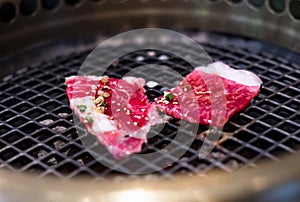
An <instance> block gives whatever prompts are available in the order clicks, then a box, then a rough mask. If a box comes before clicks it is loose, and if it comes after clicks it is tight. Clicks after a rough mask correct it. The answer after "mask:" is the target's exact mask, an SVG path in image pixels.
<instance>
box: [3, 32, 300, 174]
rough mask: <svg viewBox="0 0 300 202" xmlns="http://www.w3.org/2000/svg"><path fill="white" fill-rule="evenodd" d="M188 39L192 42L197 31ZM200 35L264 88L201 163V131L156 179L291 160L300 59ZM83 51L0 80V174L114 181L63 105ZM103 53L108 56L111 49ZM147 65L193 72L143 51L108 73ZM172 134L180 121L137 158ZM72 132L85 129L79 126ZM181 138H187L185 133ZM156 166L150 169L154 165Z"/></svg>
mask: <svg viewBox="0 0 300 202" xmlns="http://www.w3.org/2000/svg"><path fill="white" fill-rule="evenodd" d="M188 34H189V35H190V36H191V37H194V38H195V39H196V40H197V37H196V36H197V35H198V34H199V32H197V34H194V32H188ZM202 34H203V35H205V36H206V37H202V38H201V39H199V40H198V41H199V43H200V44H201V45H203V47H204V49H205V50H206V51H207V52H208V53H209V55H210V56H211V57H212V58H213V59H214V60H221V61H223V62H225V63H227V64H229V65H231V66H232V67H235V68H238V69H247V70H249V71H252V72H255V73H256V74H258V76H259V77H260V78H261V79H262V81H263V82H264V83H263V86H262V89H261V92H260V94H259V95H258V97H256V98H255V99H254V100H253V101H252V103H251V104H250V106H248V107H247V108H246V109H244V110H243V111H242V112H240V113H238V114H237V115H236V116H234V117H233V118H232V119H230V120H229V121H228V123H227V124H226V125H225V127H224V133H223V136H222V138H221V139H220V141H219V144H218V145H217V146H216V147H215V149H214V150H213V152H212V153H211V154H210V155H209V156H208V157H207V158H205V159H199V158H198V156H197V151H198V149H199V147H200V146H201V145H202V143H203V139H204V135H203V134H205V131H206V130H207V128H206V127H203V126H201V127H200V130H199V136H198V137H197V139H196V140H195V141H194V142H193V144H192V146H191V147H190V148H184V147H183V146H182V144H181V143H180V142H176V144H177V145H178V149H187V152H186V153H185V154H184V155H183V156H182V157H181V158H180V159H179V160H178V161H177V162H175V163H173V164H170V165H168V166H167V167H166V168H165V169H163V170H160V171H158V172H156V173H154V174H157V175H163V176H165V177H168V178H172V176H173V174H175V173H186V174H189V175H198V176H203V175H206V174H209V173H210V172H211V171H213V170H222V171H225V172H232V171H235V170H238V169H243V168H247V167H256V166H257V162H259V161H260V160H262V159H269V160H273V161H278V160H280V154H281V153H291V154H292V153H294V152H295V151H296V150H297V149H299V148H300V136H299V124H300V116H299V112H298V110H299V108H300V99H299V94H300V83H299V79H298V78H299V77H300V66H299V65H298V64H296V63H293V62H292V61H296V60H297V59H299V58H300V56H299V55H297V54H295V53H293V52H290V51H288V50H284V49H282V48H279V47H275V46H272V45H270V44H267V43H264V42H261V41H256V40H252V39H245V38H241V37H233V36H227V35H222V34H211V33H202ZM88 47H90V46H88V45H87V46H86V48H85V49H86V50H85V51H79V50H78V49H77V48H76V47H75V48H74V49H73V50H72V51H71V53H70V54H66V55H64V56H59V57H56V58H52V59H50V60H47V61H42V62H40V63H39V64H38V65H32V66H31V67H28V68H23V69H20V70H18V72H17V73H14V74H11V75H8V76H6V77H5V78H4V79H3V80H2V81H1V83H0V90H1V94H0V96H1V101H0V119H1V122H0V135H1V136H0V153H1V157H0V163H1V165H0V166H1V168H6V169H9V170H13V171H26V172H35V171H38V172H39V175H40V176H47V175H54V176H57V177H59V178H73V177H76V176H82V175H84V176H90V177H93V179H100V180H103V179H105V178H104V177H106V176H111V175H112V174H113V175H122V173H118V172H116V171H114V170H111V169H110V168H107V167H106V166H104V165H101V164H100V163H99V162H97V161H96V160H95V159H93V157H92V156H91V155H90V154H89V153H88V152H87V151H86V150H85V148H84V147H83V146H82V145H81V140H80V139H79V137H78V135H77V132H76V127H75V126H74V123H73V115H72V112H71V110H70V108H69V106H68V100H67V96H66V94H65V85H64V78H65V77H66V76H71V75H76V74H77V71H78V70H79V68H80V66H81V64H82V62H83V60H84V59H85V57H86V56H87V54H88V53H89V52H90V51H91V49H90V48H88ZM81 50H82V47H81ZM30 51H31V50H28V52H29V53H30ZM149 53H150V54H149ZM107 54H113V53H112V52H110V51H109V47H108V51H107ZM282 55H284V57H282ZM104 57H105V56H104ZM286 57H288V58H286ZM141 58H143V60H141ZM145 64H161V65H166V66H168V67H172V68H174V69H175V70H176V71H178V72H179V73H181V74H183V75H186V74H187V73H189V72H190V70H191V69H190V67H189V65H188V64H187V63H186V62H185V61H182V60H181V59H180V58H178V57H176V56H174V55H170V54H168V53H164V52H159V51H156V50H145V51H138V52H134V53H132V54H129V55H126V56H124V57H122V58H120V59H119V60H118V62H116V63H114V64H113V65H112V66H111V67H110V68H109V70H108V72H107V73H108V75H110V76H113V77H121V76H122V75H123V74H125V73H126V72H127V71H130V70H131V69H132V68H135V67H137V66H140V65H145ZM164 76H165V75H164ZM161 93H162V86H160V87H155V88H152V89H147V95H148V96H149V97H150V99H151V98H153V97H155V96H159V95H161ZM178 127H179V125H178V120H175V119H172V120H171V121H170V122H169V123H168V124H166V126H165V128H164V129H163V130H162V131H161V132H160V133H157V134H156V136H154V137H153V138H151V139H149V141H148V144H147V145H145V146H144V149H143V152H154V151H159V150H161V149H163V148H164V147H165V145H167V144H168V143H169V142H170V141H172V138H174V136H175V134H176V132H177V129H178ZM77 129H78V130H83V131H84V130H85V129H84V127H81V128H80V127H79V128H77ZM86 135H88V134H86ZM186 135H189V133H188V131H187V132H186ZM83 138H84V137H83ZM95 141H96V138H95ZM170 158H172V156H170ZM159 160H160V159H156V160H155V161H154V162H152V163H153V166H155V162H159ZM148 163H149V162H148ZM143 165H144V162H142V161H139V159H137V161H136V164H135V165H134V166H136V169H142V168H143ZM120 166H122V165H120ZM131 177H134V176H131Z"/></svg>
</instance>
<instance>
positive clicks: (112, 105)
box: [66, 76, 163, 159]
mask: <svg viewBox="0 0 300 202" xmlns="http://www.w3.org/2000/svg"><path fill="white" fill-rule="evenodd" d="M144 84H145V81H144V79H141V78H134V77H125V78H123V79H115V78H109V77H107V76H103V77H96V76H71V77H68V78H66V86H67V90H66V91H67V95H68V98H69V101H70V107H71V109H73V110H74V112H75V114H76V116H78V117H79V118H80V121H81V122H83V123H84V124H85V126H86V128H87V130H88V131H89V132H90V133H91V134H93V135H95V136H97V138H98V139H99V141H100V142H101V143H102V144H103V145H104V146H105V147H106V148H107V149H108V150H109V151H110V152H111V153H112V155H113V156H114V157H115V158H117V159H120V158H122V157H125V156H128V155H130V154H132V153H137V152H140V151H141V148H142V144H143V143H145V142H146V140H147V138H146V135H147V133H148V131H149V130H150V126H151V125H152V124H156V123H160V122H162V121H163V119H162V118H160V116H159V115H158V113H157V111H156V108H155V107H154V106H152V105H151V104H150V103H149V100H148V98H147V97H146V95H145V89H144V88H143V86H144Z"/></svg>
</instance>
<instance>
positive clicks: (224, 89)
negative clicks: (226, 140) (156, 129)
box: [153, 62, 262, 127]
mask: <svg viewBox="0 0 300 202" xmlns="http://www.w3.org/2000/svg"><path fill="white" fill-rule="evenodd" d="M261 83H262V81H261V80H260V79H259V78H258V77H257V76H256V75H255V74H253V73H251V72H249V71H245V70H235V69H232V68H230V67H229V66H227V65H225V64H223V63H222V62H215V63H212V64H210V65H208V66H207V67H198V68H196V69H195V70H194V71H193V72H191V73H190V74H189V75H187V76H186V77H185V78H184V79H183V81H182V82H181V83H180V85H179V86H176V87H174V88H172V89H170V90H167V91H166V92H165V93H164V96H161V97H159V98H157V99H155V102H154V103H153V105H155V106H156V107H157V108H158V109H159V110H161V111H163V112H165V113H166V114H167V115H170V116H173V117H175V118H178V119H184V120H187V121H190V122H194V123H200V124H205V125H209V124H212V125H214V126H217V127H222V126H223V125H224V124H225V123H226V121H227V120H228V119H229V118H230V117H232V116H233V115H234V114H235V113H237V112H238V111H240V110H242V109H243V108H245V107H246V106H247V105H248V104H249V103H250V101H251V100H252V99H253V98H254V97H255V96H256V95H257V94H258V93H259V90H260V85H261ZM208 86H209V88H208ZM224 102H225V103H224ZM212 103H213V107H212ZM212 110H213V113H212ZM212 120H214V121H213V122H212Z"/></svg>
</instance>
